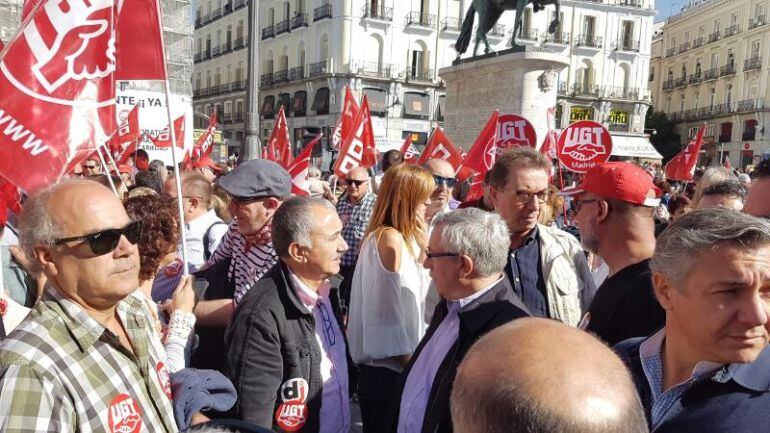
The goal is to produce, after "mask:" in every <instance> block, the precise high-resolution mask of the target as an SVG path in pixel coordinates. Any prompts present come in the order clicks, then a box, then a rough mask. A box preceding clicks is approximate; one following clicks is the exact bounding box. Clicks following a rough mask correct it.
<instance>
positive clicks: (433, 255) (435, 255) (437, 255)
mask: <svg viewBox="0 0 770 433" xmlns="http://www.w3.org/2000/svg"><path fill="white" fill-rule="evenodd" d="M425 257H427V258H429V259H439V258H441V257H460V253H431V252H426V253H425Z"/></svg>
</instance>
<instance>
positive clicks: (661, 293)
mask: <svg viewBox="0 0 770 433" xmlns="http://www.w3.org/2000/svg"><path fill="white" fill-rule="evenodd" d="M652 286H653V291H654V292H655V297H656V298H657V299H658V303H660V306H661V307H663V309H664V310H666V311H668V310H670V309H671V308H672V306H673V305H672V302H671V295H672V292H673V291H674V290H677V289H676V288H675V287H674V286H673V285H671V282H670V281H668V278H666V277H664V276H663V275H662V274H660V273H658V272H654V273H653V274H652Z"/></svg>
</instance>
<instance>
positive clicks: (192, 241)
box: [180, 209, 227, 271]
mask: <svg viewBox="0 0 770 433" xmlns="http://www.w3.org/2000/svg"><path fill="white" fill-rule="evenodd" d="M215 223H221V224H215ZM212 224H213V225H212ZM209 227H211V230H210V231H209V235H208V239H203V236H204V235H205V234H206V230H208V229H209ZM186 229H187V230H185V233H186V236H185V240H186V241H187V263H188V264H189V265H190V267H191V268H192V270H193V271H196V270H197V269H198V268H200V267H201V266H203V264H204V263H206V258H205V254H204V252H205V251H206V250H205V248H204V245H205V244H204V242H206V243H208V245H209V254H214V251H216V250H217V247H218V246H219V242H220V241H221V240H222V237H223V236H224V235H225V233H227V224H225V223H224V222H223V221H222V220H221V219H220V218H219V217H218V216H217V214H216V213H215V212H214V210H213V209H212V210H210V211H208V212H206V213H205V214H203V215H201V216H199V217H198V218H195V219H194V220H192V221H190V222H189V223H187V224H186ZM180 248H181V245H180Z"/></svg>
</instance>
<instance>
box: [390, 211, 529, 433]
mask: <svg viewBox="0 0 770 433" xmlns="http://www.w3.org/2000/svg"><path fill="white" fill-rule="evenodd" d="M509 243H510V240H509V236H508V228H507V227H506V224H505V222H504V221H503V220H502V218H500V216H499V215H497V214H492V213H487V212H484V211H482V210H480V209H475V208H470V209H462V210H457V211H454V212H450V213H446V214H443V215H439V216H437V217H436V219H435V220H434V228H433V231H432V233H431V236H430V240H429V242H428V251H427V258H426V259H425V267H426V268H428V269H430V275H431V278H432V279H433V282H434V283H435V285H436V290H437V292H438V293H439V294H440V295H441V297H442V298H443V299H444V302H440V303H439V305H438V306H437V307H436V311H435V313H434V314H433V320H432V322H431V325H430V327H429V328H428V331H427V333H426V335H425V337H424V338H423V339H422V341H421V342H420V344H419V346H418V347H417V350H416V351H415V354H414V356H413V357H412V359H411V361H410V363H409V365H408V366H407V368H406V370H404V373H403V374H402V376H401V380H402V383H401V384H400V390H399V393H398V395H399V399H398V401H396V402H395V404H397V405H398V406H397V407H395V408H394V409H397V410H398V413H397V416H394V417H393V423H394V425H393V428H392V430H393V431H397V432H399V433H420V432H451V431H452V422H451V419H450V413H449V395H450V393H451V391H452V383H453V382H454V377H455V374H456V372H457V366H458V365H459V364H460V361H462V359H463V357H464V356H465V353H466V352H467V351H468V349H469V348H470V346H471V345H472V344H473V343H474V342H475V341H476V340H477V339H478V338H480V337H481V336H483V335H484V334H486V333H487V332H489V331H491V330H492V329H495V328H496V327H498V326H500V325H503V324H505V323H508V322H510V321H511V320H514V319H517V318H519V317H525V316H528V315H529V314H528V312H527V309H526V307H525V306H524V304H522V303H521V301H520V300H519V299H518V298H516V296H515V295H514V294H513V291H512V289H511V287H510V285H509V283H508V280H507V279H506V278H505V276H504V274H503V269H504V268H505V263H506V260H507V259H508V244H509Z"/></svg>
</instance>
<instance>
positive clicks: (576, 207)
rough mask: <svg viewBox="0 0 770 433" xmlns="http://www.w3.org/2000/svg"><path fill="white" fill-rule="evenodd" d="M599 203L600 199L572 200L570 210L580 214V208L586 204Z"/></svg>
mask: <svg viewBox="0 0 770 433" xmlns="http://www.w3.org/2000/svg"><path fill="white" fill-rule="evenodd" d="M598 201H599V199H595V198H594V199H590V200H572V201H571V202H569V208H570V210H572V212H575V213H578V212H580V208H581V207H582V206H583V205H584V204H588V203H596V202H598Z"/></svg>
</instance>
